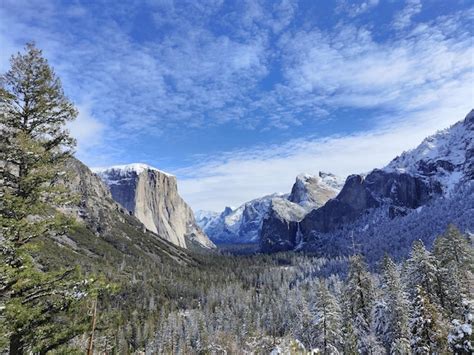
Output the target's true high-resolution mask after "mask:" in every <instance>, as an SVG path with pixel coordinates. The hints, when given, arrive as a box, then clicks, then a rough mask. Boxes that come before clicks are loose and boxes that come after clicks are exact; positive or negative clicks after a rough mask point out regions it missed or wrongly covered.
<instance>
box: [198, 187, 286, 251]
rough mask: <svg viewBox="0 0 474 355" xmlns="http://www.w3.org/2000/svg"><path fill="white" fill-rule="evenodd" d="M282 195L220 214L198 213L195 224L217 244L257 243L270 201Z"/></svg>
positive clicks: (261, 199) (256, 201)
mask: <svg viewBox="0 0 474 355" xmlns="http://www.w3.org/2000/svg"><path fill="white" fill-rule="evenodd" d="M281 196H283V195H282V194H272V195H268V196H264V197H261V198H257V199H254V200H251V201H248V202H246V203H244V204H243V205H241V206H240V207H238V208H236V209H235V210H232V208H230V207H226V208H225V209H224V211H222V213H220V214H218V213H216V212H203V211H200V212H199V213H198V214H197V216H198V217H199V218H196V219H197V223H198V224H199V226H201V228H203V230H204V232H205V233H206V234H207V235H208V236H209V238H211V240H212V241H213V242H215V243H217V244H222V243H229V244H243V243H257V242H258V240H259V239H258V238H259V233H260V229H261V226H262V221H263V217H264V216H265V214H266V213H267V211H268V208H269V206H270V203H271V200H272V199H273V198H275V197H281Z"/></svg>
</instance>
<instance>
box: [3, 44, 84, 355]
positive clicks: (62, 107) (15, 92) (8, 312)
mask: <svg viewBox="0 0 474 355" xmlns="http://www.w3.org/2000/svg"><path fill="white" fill-rule="evenodd" d="M76 116H77V111H76V109H75V108H74V106H73V104H72V103H71V102H70V101H69V100H68V99H67V98H66V97H65V95H64V93H63V90H62V87H61V82H60V80H59V78H58V77H57V76H56V75H55V73H54V72H53V70H52V69H51V67H50V66H49V65H48V62H47V61H46V59H44V58H43V57H42V53H41V51H40V50H39V49H37V48H36V47H35V46H34V45H33V44H28V45H27V46H26V52H25V53H24V54H21V53H18V54H17V55H16V56H13V57H12V58H11V68H10V70H9V71H7V72H6V73H5V74H4V75H2V76H1V77H0V135H1V137H2V139H1V141H0V142H1V143H0V228H1V231H2V235H1V236H0V258H1V260H0V301H1V303H2V305H1V308H0V309H2V314H1V317H0V319H1V321H2V323H3V324H2V330H3V332H2V336H3V337H2V336H0V338H3V342H4V343H5V341H6V342H8V343H9V348H10V353H11V354H22V353H24V352H29V351H34V352H39V353H45V352H46V351H48V350H51V349H54V348H56V347H58V346H60V345H62V344H64V343H66V342H67V341H68V340H69V339H70V338H72V337H73V336H75V335H76V334H77V333H80V332H83V331H84V324H83V323H82V322H78V321H77V319H76V321H72V318H73V315H72V314H73V313H76V312H74V311H75V310H77V307H79V306H80V305H81V302H80V301H81V300H82V299H84V297H85V295H86V290H87V289H88V287H89V286H88V283H87V282H84V281H82V280H81V278H80V275H79V273H78V270H76V269H68V270H59V271H58V270H56V271H50V272H47V271H46V270H40V269H39V267H38V266H37V265H36V264H35V262H34V261H33V259H32V257H31V256H30V255H31V248H32V244H33V243H32V242H33V241H35V240H36V239H37V238H38V237H51V236H54V235H58V234H63V233H67V231H68V229H69V226H70V222H69V220H68V219H67V218H66V217H64V215H62V214H61V213H59V212H58V211H57V209H55V208H53V206H59V205H61V204H64V203H66V201H68V200H70V198H71V196H69V195H68V194H67V193H66V192H65V191H63V190H62V189H60V188H59V187H58V186H57V184H56V182H57V181H58V180H59V179H60V178H63V175H64V171H63V163H64V162H65V161H66V159H68V158H69V157H70V156H71V154H72V148H73V146H74V140H73V139H72V138H71V137H70V136H69V134H68V131H67V130H66V129H65V123H66V122H67V121H71V120H73V119H75V118H76ZM77 313H79V312H77Z"/></svg>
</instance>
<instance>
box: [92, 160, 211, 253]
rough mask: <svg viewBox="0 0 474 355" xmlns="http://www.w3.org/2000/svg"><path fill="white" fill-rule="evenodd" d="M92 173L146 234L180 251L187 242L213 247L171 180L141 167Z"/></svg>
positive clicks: (115, 167) (118, 167)
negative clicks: (149, 233)
mask: <svg viewBox="0 0 474 355" xmlns="http://www.w3.org/2000/svg"><path fill="white" fill-rule="evenodd" d="M94 171H95V172H96V173H97V174H98V175H99V176H100V177H101V178H102V180H103V181H104V182H105V183H106V184H107V185H108V186H109V188H110V191H111V193H112V197H113V198H114V200H116V201H117V202H118V203H120V204H121V205H122V206H123V207H125V208H126V209H127V210H129V211H130V212H131V213H132V214H133V215H134V216H136V217H137V218H138V219H139V220H140V221H141V222H142V223H143V224H144V225H145V227H146V228H147V229H148V230H150V231H152V232H155V233H157V234H159V235H161V236H162V237H163V238H165V239H167V240H169V241H170V242H172V243H173V244H175V245H178V246H180V247H183V248H187V247H188V246H189V243H190V242H194V243H197V244H199V245H200V246H202V247H204V248H214V247H215V246H214V244H213V243H212V242H211V241H210V240H209V238H208V237H207V236H206V234H205V233H203V231H202V230H201V228H199V226H198V225H197V224H196V221H195V219H194V214H193V212H192V210H191V208H190V207H189V206H188V205H187V204H186V202H184V200H183V199H182V198H181V197H180V196H179V194H178V186H177V180H176V177H175V176H173V175H170V174H167V173H165V172H163V171H160V170H158V169H155V168H153V167H150V166H148V165H145V164H130V165H122V166H114V167H110V168H100V169H94Z"/></svg>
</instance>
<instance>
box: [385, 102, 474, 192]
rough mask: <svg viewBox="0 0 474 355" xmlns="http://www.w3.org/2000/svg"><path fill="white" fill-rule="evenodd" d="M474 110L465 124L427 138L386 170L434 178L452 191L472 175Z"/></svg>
mask: <svg viewBox="0 0 474 355" xmlns="http://www.w3.org/2000/svg"><path fill="white" fill-rule="evenodd" d="M473 121H474V110H471V112H469V114H468V115H467V116H466V118H465V119H464V121H460V122H458V123H456V124H454V125H453V126H451V127H449V128H447V129H444V130H442V131H439V132H438V133H436V134H434V135H432V136H430V137H427V138H426V139H425V140H423V142H421V144H420V145H419V146H418V147H416V148H415V149H412V150H409V151H407V152H404V153H403V154H402V155H400V156H399V157H396V158H395V159H393V160H392V161H391V162H390V163H389V164H388V165H387V166H386V167H385V168H384V169H383V170H385V171H388V172H399V173H408V174H411V175H416V176H422V177H426V178H434V179H436V180H438V181H439V182H440V183H441V184H442V185H443V187H444V189H445V192H450V191H452V189H453V188H454V187H455V186H456V185H457V184H458V183H459V182H460V181H461V180H462V179H463V178H469V176H472V174H473V171H472V169H473V165H474V162H473V160H474V157H473V155H472V152H473V151H474V139H473V138H474V124H473Z"/></svg>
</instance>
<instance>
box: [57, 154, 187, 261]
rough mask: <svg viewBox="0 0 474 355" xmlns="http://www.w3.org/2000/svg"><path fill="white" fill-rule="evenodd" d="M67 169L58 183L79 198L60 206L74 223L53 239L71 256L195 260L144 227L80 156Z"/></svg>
mask: <svg viewBox="0 0 474 355" xmlns="http://www.w3.org/2000/svg"><path fill="white" fill-rule="evenodd" d="M66 172H67V174H66V176H67V178H65V179H64V181H61V182H60V183H62V184H64V185H65V187H66V188H67V189H68V190H69V191H70V192H71V193H72V194H73V196H74V197H76V198H77V200H78V202H77V203H75V204H72V205H69V206H68V207H67V208H62V209H61V210H62V211H63V212H65V213H66V214H68V215H70V216H74V217H75V219H76V220H77V226H76V227H75V228H74V229H73V230H72V231H71V232H70V233H68V234H67V235H62V236H58V237H55V243H57V244H58V245H61V246H62V247H64V248H67V249H69V250H71V251H72V253H73V255H74V257H77V258H82V259H81V260H83V261H84V260H88V259H90V258H92V259H96V258H104V257H105V258H107V260H108V261H109V262H110V263H116V264H117V265H118V264H120V263H121V262H123V260H125V259H127V260H131V261H130V262H138V261H139V260H141V262H147V260H148V261H150V262H156V261H160V260H161V261H164V260H166V259H169V260H172V261H173V262H178V263H180V264H194V263H195V261H194V260H193V259H192V257H190V256H189V255H188V254H187V252H185V251H184V250H183V249H181V248H178V247H176V246H174V245H173V244H172V243H170V242H168V241H167V240H165V239H164V238H162V237H161V236H160V235H158V234H156V233H153V232H151V231H148V230H146V229H145V228H144V226H143V224H142V223H141V222H140V221H139V220H138V219H137V218H135V217H134V216H132V215H131V214H130V213H129V211H127V210H126V209H125V208H124V207H123V206H121V205H120V204H118V203H117V202H116V201H115V200H114V199H113V198H112V195H111V193H110V191H109V189H108V187H107V185H106V184H105V183H104V182H103V181H102V180H101V179H100V178H99V177H98V176H97V175H96V174H94V173H93V172H92V171H91V170H90V169H89V168H88V167H87V166H85V165H84V164H82V163H81V162H80V161H79V160H77V159H74V158H72V159H70V160H69V161H68V162H67V165H66ZM80 255H83V256H82V257H81V256H80Z"/></svg>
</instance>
